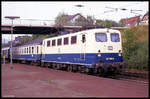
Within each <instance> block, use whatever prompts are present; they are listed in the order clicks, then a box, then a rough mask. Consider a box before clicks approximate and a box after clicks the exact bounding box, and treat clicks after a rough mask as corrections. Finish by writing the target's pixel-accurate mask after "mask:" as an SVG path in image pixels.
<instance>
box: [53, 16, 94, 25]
mask: <svg viewBox="0 0 150 99" xmlns="http://www.w3.org/2000/svg"><path fill="white" fill-rule="evenodd" d="M71 18H73V17H69V15H68V14H65V13H60V14H59V15H58V16H57V17H56V19H55V25H56V26H64V25H76V26H87V25H94V18H93V17H92V16H87V17H86V18H85V17H83V16H82V15H81V14H80V16H79V17H78V18H76V19H75V20H73V21H71V20H72V19H71Z"/></svg>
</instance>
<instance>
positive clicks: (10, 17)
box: [5, 16, 20, 69]
mask: <svg viewBox="0 0 150 99" xmlns="http://www.w3.org/2000/svg"><path fill="white" fill-rule="evenodd" d="M5 18H7V19H10V20H11V48H10V68H11V69H13V65H12V37H13V20H14V19H17V18H20V17H19V16H5Z"/></svg>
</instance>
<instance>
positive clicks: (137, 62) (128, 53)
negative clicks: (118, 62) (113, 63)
mask: <svg viewBox="0 0 150 99" xmlns="http://www.w3.org/2000/svg"><path fill="white" fill-rule="evenodd" d="M142 29H145V28H143V27H142V26H140V27H134V28H131V29H127V30H125V31H124V32H123V38H125V41H124V42H123V57H124V61H125V62H126V63H128V68H134V69H139V70H148V59H149V57H148V55H149V50H148V38H147V39H145V38H146V34H148V33H143V32H141V31H142ZM147 30H148V28H147ZM143 31H145V30H143ZM141 35H144V36H142V37H139V36H141Z"/></svg>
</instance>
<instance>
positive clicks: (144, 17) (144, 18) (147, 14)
mask: <svg viewBox="0 0 150 99" xmlns="http://www.w3.org/2000/svg"><path fill="white" fill-rule="evenodd" d="M146 16H149V12H147V13H146V14H145V15H144V16H143V17H142V19H141V21H145V20H148V17H147V18H146Z"/></svg>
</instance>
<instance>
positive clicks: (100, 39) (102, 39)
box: [95, 33, 107, 42]
mask: <svg viewBox="0 0 150 99" xmlns="http://www.w3.org/2000/svg"><path fill="white" fill-rule="evenodd" d="M95 38H96V41H97V42H107V35H106V33H95Z"/></svg>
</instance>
